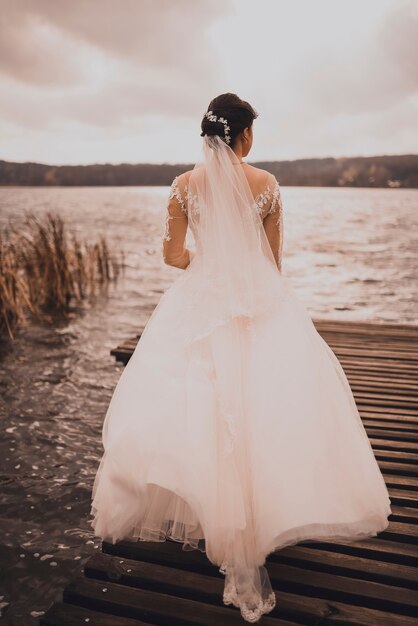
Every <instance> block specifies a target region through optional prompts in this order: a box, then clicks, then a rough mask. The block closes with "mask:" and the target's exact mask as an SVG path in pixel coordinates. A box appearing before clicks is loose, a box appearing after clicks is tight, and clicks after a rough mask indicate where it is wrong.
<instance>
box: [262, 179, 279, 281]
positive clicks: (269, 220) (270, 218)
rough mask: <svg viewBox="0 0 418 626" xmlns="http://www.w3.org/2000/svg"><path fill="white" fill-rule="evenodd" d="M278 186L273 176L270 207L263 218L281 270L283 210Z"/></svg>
mask: <svg viewBox="0 0 418 626" xmlns="http://www.w3.org/2000/svg"><path fill="white" fill-rule="evenodd" d="M282 208H283V207H282V199H281V195H280V186H279V183H278V182H277V180H276V178H275V177H274V184H273V193H272V201H271V205H270V209H269V210H268V212H267V214H266V216H265V218H264V219H263V226H264V230H265V231H266V235H267V239H268V240H269V243H270V247H271V250H272V252H273V256H274V259H275V261H276V265H277V267H278V268H279V270H280V271H282V255H283V210H282Z"/></svg>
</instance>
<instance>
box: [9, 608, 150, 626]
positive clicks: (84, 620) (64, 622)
mask: <svg viewBox="0 0 418 626" xmlns="http://www.w3.org/2000/svg"><path fill="white" fill-rule="evenodd" d="M39 623H40V626H75V625H76V624H77V625H78V624H79V625H80V626H81V625H82V624H84V626H86V625H88V626H150V622H143V621H142V620H137V619H130V618H128V617H120V616H117V615H112V614H111V613H102V612H98V611H92V610H91V609H87V608H85V607H83V606H76V605H73V604H66V603H64V602H55V603H54V604H53V605H52V606H51V607H50V608H49V609H48V611H47V612H46V613H45V615H43V616H42V617H41V619H40V622H39ZM16 626H17V625H16ZM22 626H23V624H22Z"/></svg>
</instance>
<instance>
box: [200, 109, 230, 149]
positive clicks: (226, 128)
mask: <svg viewBox="0 0 418 626" xmlns="http://www.w3.org/2000/svg"><path fill="white" fill-rule="evenodd" d="M205 117H207V118H208V120H210V121H211V122H221V124H223V125H224V137H225V141H226V143H228V144H229V143H231V137H230V135H229V133H228V131H229V130H231V129H230V128H229V126H228V120H226V119H225V118H224V117H217V115H214V113H213V111H207V112H206V113H205Z"/></svg>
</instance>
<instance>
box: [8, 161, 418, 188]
mask: <svg viewBox="0 0 418 626" xmlns="http://www.w3.org/2000/svg"><path fill="white" fill-rule="evenodd" d="M251 164H252V165H255V166H256V167H262V168H263V169H266V170H268V171H269V172H271V173H272V174H274V175H275V176H276V178H277V180H278V181H279V182H280V184H281V185H284V186H287V185H292V186H293V185H295V186H315V187H409V188H417V187H418V155H417V154H406V155H384V156H371V157H340V158H332V157H329V158H313V159H296V160H292V161H258V162H252V163H251ZM193 166H194V163H179V164H168V163H161V164H156V163H137V164H130V163H121V164H118V165H113V164H110V163H103V164H93V165H46V164H42V163H31V162H26V163H13V162H10V161H1V160H0V185H36V186H125V185H134V186H137V185H161V186H162V185H170V184H171V183H172V181H173V178H174V177H175V176H177V175H179V174H181V173H182V172H185V171H186V170H189V169H192V168H193Z"/></svg>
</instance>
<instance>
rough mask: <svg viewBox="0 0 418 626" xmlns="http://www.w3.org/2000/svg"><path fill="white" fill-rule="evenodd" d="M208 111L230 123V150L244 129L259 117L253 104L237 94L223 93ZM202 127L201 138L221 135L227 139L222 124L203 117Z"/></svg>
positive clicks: (212, 102)
mask: <svg viewBox="0 0 418 626" xmlns="http://www.w3.org/2000/svg"><path fill="white" fill-rule="evenodd" d="M208 111H212V113H213V114H214V115H216V116H218V117H224V118H226V120H227V121H228V126H229V128H230V130H229V131H228V134H229V135H230V137H231V143H230V148H232V146H233V145H234V144H235V140H236V138H237V137H238V135H239V134H240V133H241V132H242V131H243V130H244V128H249V127H250V126H251V125H252V123H253V121H254V120H255V118H256V117H258V113H257V111H255V109H253V107H252V106H251V104H249V103H248V102H246V101H245V100H241V98H240V97H239V96H237V94H236V93H223V94H221V95H220V96H217V97H216V98H214V99H213V100H211V101H210V103H209V106H208ZM200 127H201V129H202V132H201V133H200V136H201V137H203V136H204V135H219V136H220V137H222V139H224V138H225V127H224V124H223V123H222V122H219V121H216V122H212V121H211V120H210V119H208V118H207V117H205V116H203V119H202V122H201V124H200Z"/></svg>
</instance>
